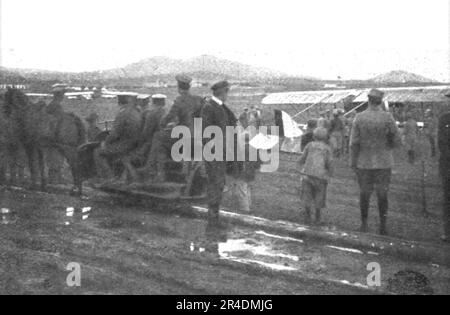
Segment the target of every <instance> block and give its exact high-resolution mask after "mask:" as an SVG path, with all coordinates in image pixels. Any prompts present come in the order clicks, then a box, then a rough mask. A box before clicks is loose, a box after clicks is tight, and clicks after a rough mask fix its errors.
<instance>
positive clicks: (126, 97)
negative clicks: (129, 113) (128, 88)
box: [117, 92, 138, 105]
mask: <svg viewBox="0 0 450 315" xmlns="http://www.w3.org/2000/svg"><path fill="white" fill-rule="evenodd" d="M137 97H138V94H137V93H132V92H123V93H120V94H118V95H117V98H118V100H119V104H121V105H123V104H129V103H136V100H137Z"/></svg>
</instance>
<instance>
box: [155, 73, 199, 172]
mask: <svg viewBox="0 0 450 315" xmlns="http://www.w3.org/2000/svg"><path fill="white" fill-rule="evenodd" d="M175 79H176V80H177V84H178V93H179V96H178V97H177V98H176V99H175V102H174V103H173V106H172V108H171V109H170V111H169V113H168V114H167V116H166V117H165V118H164V119H163V121H162V126H163V128H164V129H167V132H166V134H165V137H166V141H164V142H165V143H168V144H169V145H170V146H171V145H172V144H173V143H175V142H176V140H178V139H171V137H170V132H169V130H171V129H172V128H173V127H175V126H185V127H188V128H189V130H190V133H191V144H192V148H191V153H192V154H194V148H193V146H194V145H195V141H194V119H195V118H200V115H201V110H202V107H203V105H204V103H205V102H204V99H203V98H202V97H201V96H198V95H193V94H191V92H190V89H191V83H192V78H191V77H189V76H187V75H184V74H180V75H177V76H176V77H175ZM200 145H201V142H200ZM166 152H167V150H166ZM167 153H168V154H170V150H168V152H167ZM193 165H194V163H192V161H184V163H183V173H184V174H185V175H187V174H188V173H189V171H190V169H191V167H193Z"/></svg>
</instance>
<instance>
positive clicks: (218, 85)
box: [211, 80, 230, 91]
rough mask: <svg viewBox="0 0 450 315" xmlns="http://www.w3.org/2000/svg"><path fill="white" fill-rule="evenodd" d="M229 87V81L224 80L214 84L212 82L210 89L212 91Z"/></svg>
mask: <svg viewBox="0 0 450 315" xmlns="http://www.w3.org/2000/svg"><path fill="white" fill-rule="evenodd" d="M229 88H230V83H228V81H226V80H224V81H219V82H217V83H215V84H213V86H211V90H213V91H218V90H221V89H229Z"/></svg>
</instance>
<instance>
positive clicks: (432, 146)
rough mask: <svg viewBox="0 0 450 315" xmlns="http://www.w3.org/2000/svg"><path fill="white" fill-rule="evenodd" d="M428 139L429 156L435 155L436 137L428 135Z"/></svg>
mask: <svg viewBox="0 0 450 315" xmlns="http://www.w3.org/2000/svg"><path fill="white" fill-rule="evenodd" d="M427 137H428V141H429V142H430V149H431V156H432V157H435V156H436V138H435V137H434V136H433V135H428V136H427Z"/></svg>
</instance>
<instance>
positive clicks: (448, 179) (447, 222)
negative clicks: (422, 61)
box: [438, 93, 450, 242]
mask: <svg viewBox="0 0 450 315" xmlns="http://www.w3.org/2000/svg"><path fill="white" fill-rule="evenodd" d="M446 96H447V97H450V93H448V94H447V95H446ZM438 145H439V151H440V152H441V156H440V159H439V171H440V174H441V178H442V188H443V190H444V203H443V218H444V236H443V237H442V239H443V240H444V241H445V242H450V112H447V113H445V114H444V115H443V116H442V117H441V118H440V119H439V127H438Z"/></svg>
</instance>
